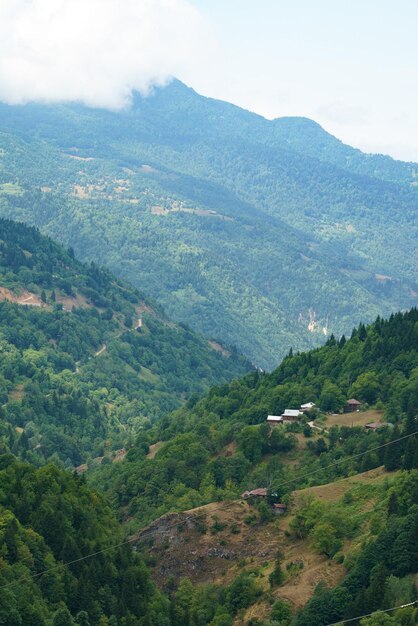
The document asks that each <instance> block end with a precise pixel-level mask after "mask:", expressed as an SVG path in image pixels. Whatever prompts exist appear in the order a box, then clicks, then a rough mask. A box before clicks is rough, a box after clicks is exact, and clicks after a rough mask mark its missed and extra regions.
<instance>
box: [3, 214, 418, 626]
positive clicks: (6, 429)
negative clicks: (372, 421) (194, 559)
mask: <svg viewBox="0 0 418 626" xmlns="http://www.w3.org/2000/svg"><path fill="white" fill-rule="evenodd" d="M0 233H1V235H0V289H1V291H0V293H1V298H2V301H1V302H0V351H1V360H0V405H1V408H0V428H1V431H0V446H1V449H0V624H4V626H6V625H7V626H238V625H239V626H241V625H245V626H277V625H280V626H314V625H315V626H328V625H329V624H333V623H337V622H338V620H342V619H351V618H355V617H356V616H359V615H367V614H369V613H370V614H373V613H374V615H372V616H371V617H365V618H364V619H361V620H360V621H359V620H357V625H360V626H382V625H383V626H386V625H388V626H391V625H392V626H413V625H414V624H416V623H418V615H417V611H418V609H417V607H416V605H414V601H415V600H416V598H417V589H416V573H417V566H418V552H417V546H418V542H417V539H418V535H417V532H418V526H417V522H418V514H417V513H418V490H417V485H418V480H417V479H418V446H417V440H418V420H417V406H418V311H417V309H416V308H413V309H410V310H409V311H405V312H399V313H395V314H392V315H391V316H390V317H389V318H388V319H384V318H382V317H377V319H376V320H375V321H374V323H372V324H370V325H365V324H363V323H360V324H359V325H357V326H356V327H355V328H354V329H353V330H352V332H351V334H349V335H347V336H345V335H341V336H338V337H336V336H334V335H331V336H330V337H329V338H328V340H327V341H326V343H325V344H324V345H323V346H322V347H319V348H315V349H313V350H311V351H309V352H296V351H293V350H291V351H290V352H289V353H288V354H287V356H286V357H285V358H284V359H283V361H282V362H281V364H280V365H279V366H278V367H277V368H276V369H275V370H273V371H272V372H271V373H265V372H262V371H260V370H258V369H254V368H251V366H250V364H249V362H248V361H246V360H245V359H244V358H242V357H240V356H239V354H238V353H237V352H236V351H235V350H234V349H233V348H230V347H222V346H220V345H218V344H215V343H212V344H210V343H208V341H207V340H206V339H203V338H202V337H200V336H199V335H196V334H195V333H194V332H193V331H191V330H190V329H189V328H188V327H187V326H185V325H182V324H180V325H176V324H174V323H172V322H171V321H170V320H169V319H168V318H167V316H166V315H165V314H164V312H163V311H162V310H161V309H160V308H159V306H158V305H156V304H155V303H154V302H152V301H150V300H149V299H148V298H147V297H146V296H144V295H143V294H142V293H140V292H138V291H137V290H136V289H135V288H133V287H131V286H130V285H129V284H127V283H125V282H122V281H120V280H118V279H116V278H115V277H114V276H113V275H112V274H111V273H110V272H109V271H107V270H105V269H102V268H99V267H98V266H97V265H95V264H83V263H80V262H79V261H77V260H76V258H75V257H74V252H73V251H72V250H71V249H69V250H64V249H63V248H62V247H60V246H59V245H57V244H55V243H54V242H53V241H52V240H51V239H48V238H46V237H44V236H43V235H41V234H40V233H39V231H38V230H36V229H35V228H30V227H27V226H24V225H23V224H18V223H14V222H11V221H7V220H1V221H0ZM139 319H140V320H141V322H142V323H141V325H139V326H138V321H139ZM220 350H222V351H220ZM349 398H356V399H358V401H359V402H361V403H362V406H361V410H360V412H359V413H358V414H357V413H356V414H353V418H352V419H353V420H354V418H355V417H356V416H357V415H358V416H360V417H361V415H362V414H363V412H364V413H365V414H367V411H371V412H374V413H376V414H378V415H379V416H380V419H381V421H382V425H381V427H379V428H377V429H375V430H371V431H368V430H367V429H365V428H364V425H351V423H350V422H347V421H346V414H345V413H344V412H343V411H344V408H345V407H346V403H347V400H348V399H349ZM306 402H313V403H314V404H315V408H314V409H313V410H312V412H310V413H309V414H308V415H305V416H302V417H301V419H300V420H299V421H298V422H297V423H294V424H288V425H283V426H278V427H273V428H271V427H270V426H269V425H268V424H267V422H266V417H267V415H268V414H275V415H278V414H280V413H282V412H283V411H284V410H285V409H286V408H294V407H299V406H300V405H301V404H303V403H306ZM331 418H332V420H333V421H332V425H331V426H330V425H329V420H330V419H331ZM344 420H345V421H344ZM339 422H340V423H339ZM121 449H122V450H123V455H122V458H118V453H120V452H121ZM118 461H119V462H118ZM81 465H82V466H83V473H82V474H81V473H79V472H78V471H74V470H75V469H76V468H78V466H81ZM78 469H79V468H78ZM374 470H379V471H380V472H381V476H382V479H381V480H378V481H375V482H370V483H362V482H361V480H360V479H358V481H359V482H352V483H345V482H343V481H344V480H346V479H350V480H354V479H356V477H358V476H361V475H363V474H364V473H366V474H367V472H373V471H374ZM329 484H331V485H333V484H335V485H340V484H344V485H345V486H346V487H347V488H345V490H344V492H342V493H341V494H340V495H339V497H338V498H337V499H335V500H334V504H333V506H332V507H329V506H327V505H326V503H324V502H322V501H321V500H320V499H318V498H316V497H315V496H314V493H315V492H313V493H311V492H309V489H310V488H314V487H315V486H326V485H329ZM258 487H266V488H268V497H267V499H266V500H265V501H262V502H257V501H254V502H250V503H249V504H246V506H248V513H247V514H245V515H246V516H245V522H244V526H245V528H248V529H249V532H250V531H254V532H259V533H261V534H262V533H263V532H264V531H265V532H267V531H268V532H273V533H277V541H278V542H279V534H278V529H279V526H280V524H281V523H282V521H281V519H278V520H275V518H273V514H272V509H271V504H272V503H273V502H277V501H280V502H283V503H285V504H286V506H287V508H288V512H287V513H286V514H285V516H284V517H283V523H287V522H286V520H287V521H288V530H287V531H286V532H287V535H283V537H285V538H286V541H288V542H290V543H291V544H292V545H294V546H298V545H299V544H300V543H301V542H302V543H303V542H305V544H307V545H308V546H309V550H310V551H311V553H312V554H316V555H319V556H320V558H321V559H323V560H324V561H325V562H326V563H330V564H334V565H336V566H338V567H340V568H342V570H341V571H343V573H344V575H343V576H341V577H340V578H339V580H338V581H337V583H336V584H335V585H333V586H327V585H326V584H324V583H319V584H318V585H317V586H316V589H315V590H314V593H313V595H312V597H311V598H310V599H309V600H308V602H307V603H305V604H304V606H303V607H302V608H300V609H299V610H295V607H294V606H293V605H292V604H291V603H290V602H288V601H287V600H286V595H285V592H284V591H283V595H282V589H285V588H286V584H287V582H288V581H291V580H293V578H292V577H293V576H295V575H297V572H296V570H297V568H298V567H300V565H298V564H297V563H291V564H290V567H287V565H286V566H284V565H283V563H284V560H283V557H282V556H281V554H280V551H279V552H278V553H277V556H276V557H275V560H274V562H270V561H269V560H268V559H267V562H266V563H265V564H263V563H261V564H260V563H258V562H257V563H255V562H254V563H252V562H251V559H243V560H242V561H243V562H242V564H241V565H240V566H239V571H237V572H235V574H234V575H233V576H231V577H230V578H228V579H227V580H226V582H225V583H223V584H222V583H221V582H220V581H219V580H214V581H213V582H205V583H201V584H196V583H194V582H192V580H191V578H189V577H187V576H186V577H181V578H177V579H170V580H169V581H168V582H167V583H166V584H164V585H160V587H158V586H157V584H156V583H155V582H154V573H155V568H156V561H155V556H154V554H155V553H154V551H153V544H154V542H155V537H153V536H152V535H153V533H154V534H155V532H156V531H153V530H152V529H153V528H154V526H153V524H156V523H157V524H158V520H159V518H160V516H164V515H165V514H169V513H173V512H176V514H181V512H187V511H190V509H197V511H199V510H200V509H199V507H204V506H205V505H208V504H210V503H212V505H213V506H215V507H221V506H229V505H230V504H235V505H237V506H241V505H240V504H239V503H240V502H242V500H241V497H240V496H241V493H242V492H243V491H246V490H250V489H254V488H258ZM304 490H308V491H307V492H306V493H305V495H304ZM296 492H298V493H301V494H302V495H301V496H299V499H298V500H297V501H296V500H295V495H294V494H295V493H296ZM310 493H311V495H309V494H310ZM306 494H308V495H306ZM163 519H164V518H163ZM198 519H199V518H198ZM144 529H145V530H144ZM147 529H148V530H147ZM141 531H142V532H144V533H147V532H148V536H147V535H146V534H145V536H147V537H148V539H147V541H146V542H145V543H144V542H141V541H140V540H139V538H140V537H141ZM173 532H174V531H173ZM175 532H178V533H179V534H181V533H184V532H186V531H185V530H184V529H183V528H182V525H181V523H180V524H178V528H177V529H176V531H175ZM197 532H198V534H199V535H200V536H201V537H206V536H207V537H208V538H210V537H213V538H214V540H215V541H219V546H220V548H221V549H223V548H224V546H226V545H227V543H228V537H229V538H231V537H234V536H237V533H243V532H244V531H243V530H241V529H240V527H239V526H238V524H236V523H232V524H231V525H229V526H226V525H225V524H224V523H223V522H222V521H221V519H217V518H216V517H215V518H214V520H213V522H212V523H211V522H210V519H209V518H208V519H207V521H204V520H202V521H201V522H200V523H199V524H198V527H197ZM282 540H284V539H280V541H282ZM279 543H280V542H279ZM171 549H172V547H171V546H170V542H168V544H167V546H165V547H164V542H163V550H166V551H167V554H168V553H169V551H170V550H171ZM266 558H267V557H266ZM240 562H241V561H239V563H240ZM292 568H293V569H292ZM295 568H296V569H295ZM401 604H411V606H408V607H407V608H405V609H400V610H398V611H395V612H391V613H388V614H384V615H382V614H381V615H379V614H378V613H376V611H379V610H385V609H387V608H391V607H394V606H399V605H401ZM251 607H254V611H255V615H257V611H260V613H259V615H260V616H259V617H255V616H252V617H251V618H247V617H246V616H247V611H249V610H250V609H251ZM261 609H262V611H261ZM352 623H353V624H356V622H355V621H354V622H352Z"/></svg>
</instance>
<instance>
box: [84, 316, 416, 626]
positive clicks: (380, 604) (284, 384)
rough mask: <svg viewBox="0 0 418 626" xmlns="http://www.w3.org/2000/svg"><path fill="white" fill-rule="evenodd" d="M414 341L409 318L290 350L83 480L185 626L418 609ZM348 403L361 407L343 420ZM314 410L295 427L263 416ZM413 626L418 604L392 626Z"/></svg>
mask: <svg viewBox="0 0 418 626" xmlns="http://www.w3.org/2000/svg"><path fill="white" fill-rule="evenodd" d="M417 331H418V311H417V310H416V309H412V310H411V311H409V312H407V313H398V314H396V315H392V316H391V318H390V319H389V320H382V319H381V318H378V319H377V320H376V321H375V322H374V323H373V324H371V325H369V326H367V327H366V326H364V325H363V324H360V325H359V326H358V328H356V329H355V330H354V331H353V333H352V336H351V337H350V338H349V339H346V338H345V337H342V338H341V339H340V340H339V341H336V340H335V338H334V337H331V338H330V339H329V340H328V342H327V343H326V345H324V346H323V347H321V348H318V349H315V350H312V351H310V352H307V353H301V354H289V355H288V356H287V357H286V358H285V359H284V360H283V362H282V363H281V365H280V366H279V367H278V368H277V369H276V370H275V371H273V372H272V373H271V374H265V373H260V372H252V373H250V374H248V375H247V376H245V377H244V378H242V379H238V380H235V381H233V382H231V383H229V384H226V385H222V386H221V387H218V388H214V389H212V390H210V392H209V393H207V394H206V395H205V396H203V398H201V399H200V400H199V401H198V402H194V401H189V402H188V403H187V404H186V405H185V406H183V407H182V408H180V409H178V410H177V411H176V412H175V413H174V414H173V415H171V416H170V418H165V419H163V420H162V421H161V423H157V424H155V426H154V428H153V429H151V430H149V431H148V432H147V433H141V434H140V435H139V438H138V441H137V443H136V445H134V446H133V447H132V448H131V449H130V450H129V452H128V455H127V456H126V458H125V460H124V461H123V462H121V463H118V464H112V465H109V464H108V465H102V466H101V467H100V468H98V469H96V470H94V471H93V472H92V473H91V474H89V478H90V481H91V483H92V484H93V485H95V487H96V488H97V489H99V490H101V491H104V492H105V493H106V494H107V496H108V497H109V498H110V499H111V501H112V502H113V503H114V505H115V506H116V507H117V508H118V510H119V517H120V520H121V521H122V522H123V524H124V526H125V529H126V531H127V532H129V533H130V535H131V538H132V540H133V541H134V543H135V545H136V547H137V549H138V550H139V551H141V552H142V554H143V556H144V558H145V560H146V562H147V564H148V565H149V567H150V569H151V575H152V577H153V579H154V581H155V582H156V583H157V584H158V586H159V587H160V588H161V589H163V590H164V591H165V592H167V593H169V594H170V597H171V600H172V602H173V603H174V606H175V607H176V609H175V610H174V614H175V615H176V614H177V613H176V611H179V615H180V616H181V617H179V618H178V619H177V620H176V619H175V620H174V623H175V624H176V626H177V625H178V626H180V625H181V624H183V623H187V624H189V625H190V626H200V625H201V624H202V625H203V624H210V625H211V626H214V625H215V624H226V625H229V626H231V625H232V624H236V625H238V624H246V625H248V624H251V625H253V624H257V625H258V626H271V625H273V624H275V623H276V622H278V623H279V624H283V625H284V626H327V625H329V624H331V623H334V622H335V623H336V622H338V621H340V620H342V619H343V618H344V619H351V618H355V617H356V616H358V615H367V614H368V613H372V612H373V611H376V610H378V609H385V608H389V607H394V606H399V605H401V604H407V603H409V602H413V601H414V600H415V599H416V574H417V571H418V552H417V543H416V536H417V530H418V528H417V521H418V515H417V511H418V508H417V507H418V491H417V478H418V446H417V441H418V439H417V437H418V422H417V403H418V334H417ZM353 396H355V398H358V399H359V401H360V402H361V408H360V410H358V411H355V412H343V409H344V408H345V407H346V404H347V400H348V399H349V398H352V397H353ZM307 401H310V402H313V403H314V404H315V408H314V409H313V410H312V411H310V412H309V413H308V414H307V415H304V416H303V417H300V418H299V420H298V421H296V422H293V423H290V424H287V425H281V426H273V427H271V426H270V425H269V424H268V423H267V422H266V417H267V415H268V414H276V415H280V414H281V413H282V412H283V411H284V410H285V408H289V407H299V406H300V405H301V404H303V403H306V402H307ZM370 423H371V424H372V425H373V427H372V428H365V426H366V424H370ZM260 488H261V489H262V490H265V492H266V497H258V496H257V490H259V489H260ZM249 490H256V493H255V494H254V495H253V496H251V494H248V491H249ZM243 492H247V494H246V495H243ZM278 501H279V502H280V503H281V504H282V507H283V506H284V513H283V508H282V509H281V511H280V512H281V513H282V515H279V516H277V517H276V516H275V515H274V510H273V509H272V504H273V503H277V502H278ZM183 577H184V578H183ZM182 578H183V579H182ZM180 579H182V580H180ZM185 614H186V615H188V618H187V621H182V619H183V620H185V618H184V615H185ZM403 614H404V613H402V615H403ZM276 616H277V617H276ZM279 616H281V617H279ZM221 617H222V619H221ZM416 618H417V611H416V608H414V607H413V606H411V607H410V610H409V611H407V610H405V618H404V621H401V616H399V617H398V616H396V618H394V621H392V622H388V624H389V625H390V624H392V626H400V625H401V624H415V623H416ZM218 619H219V621H217V620H218ZM402 619H403V618H402ZM212 620H213V621H212ZM408 620H409V621H408ZM377 623H379V622H377ZM360 624H361V626H371V625H372V624H374V622H370V624H369V622H367V621H362V622H360Z"/></svg>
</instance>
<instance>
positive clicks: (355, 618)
mask: <svg viewBox="0 0 418 626" xmlns="http://www.w3.org/2000/svg"><path fill="white" fill-rule="evenodd" d="M417 602H418V600H414V601H413V602H408V604H401V605H399V606H394V607H392V608H391V609H381V610H379V611H373V613H366V615H359V616H358V617H351V618H350V619H342V620H340V621H339V622H333V623H332V624H327V626H341V624H348V623H349V622H355V621H357V620H359V619H363V618H364V617H371V616H372V615H378V614H379V613H390V612H391V611H397V610H398V609H406V607H408V606H414V604H416V603H417Z"/></svg>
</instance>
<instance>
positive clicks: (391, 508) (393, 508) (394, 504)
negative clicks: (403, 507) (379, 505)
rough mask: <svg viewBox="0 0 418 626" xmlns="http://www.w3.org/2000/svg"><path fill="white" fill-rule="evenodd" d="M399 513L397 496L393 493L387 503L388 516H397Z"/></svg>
mask: <svg viewBox="0 0 418 626" xmlns="http://www.w3.org/2000/svg"><path fill="white" fill-rule="evenodd" d="M398 513H399V503H398V496H397V494H396V492H395V491H392V493H391V494H390V498H389V502H388V515H397V514H398Z"/></svg>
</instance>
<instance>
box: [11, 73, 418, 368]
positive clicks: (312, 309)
mask: <svg viewBox="0 0 418 626" xmlns="http://www.w3.org/2000/svg"><path fill="white" fill-rule="evenodd" d="M0 119H1V122H0V148H1V157H0V159H1V168H0V212H1V214H2V215H4V216H8V217H14V218H18V219H21V220H24V221H28V222H30V223H34V224H36V225H37V226H39V227H40V228H41V229H42V230H43V231H44V232H47V233H48V234H50V235H52V236H53V237H55V238H57V239H59V240H60V241H62V242H63V243H64V244H65V245H66V246H72V247H74V249H75V251H76V253H77V254H78V255H79V256H80V257H81V258H83V259H87V260H94V261H95V262H98V263H100V264H106V266H108V267H110V268H111V269H112V270H113V271H114V272H115V273H116V274H117V275H118V276H123V277H124V278H126V279H128V280H129V281H130V282H131V283H132V284H134V285H135V286H137V287H139V288H140V289H141V291H144V292H145V293H148V294H150V295H152V296H153V297H154V298H156V299H157V300H158V302H160V303H161V304H162V305H163V306H164V308H165V310H166V311H167V312H168V314H169V315H170V316H171V317H172V318H173V319H176V320H179V321H183V322H186V323H187V324H189V325H190V326H191V327H192V328H194V329H195V330H198V331H199V332H201V333H202V334H204V335H205V336H206V337H208V338H213V337H216V338H218V339H220V340H221V341H223V342H225V343H226V344H228V345H236V346H237V347H238V349H239V350H240V351H241V352H243V353H244V354H246V355H247V356H248V357H249V358H250V359H251V361H252V362H254V363H256V364H257V365H259V366H261V367H263V368H267V369H271V368H273V367H274V366H276V365H277V363H278V362H279V360H280V358H281V357H283V356H284V354H285V353H286V352H287V351H288V350H289V348H290V347H291V346H292V347H293V348H294V349H296V350H297V349H307V348H308V347H310V346H311V347H312V346H314V345H318V344H319V343H321V341H322V339H323V337H324V336H329V335H330V334H331V333H333V332H334V333H335V334H336V335H341V334H342V333H344V332H349V331H350V330H351V328H352V326H353V325H354V324H356V323H357V322H358V320H359V319H362V320H364V321H370V320H372V319H374V318H375V317H376V316H377V315H378V314H380V315H389V314H390V313H391V312H392V311H393V310H398V309H400V308H401V309H407V308H410V307H411V306H413V305H414V304H416V297H417V296H416V294H417V293H418V287H417V285H416V263H417V259H416V257H415V255H414V251H415V250H416V246H415V240H416V236H417V233H416V220H415V216H416V209H417V205H418V202H417V198H418V196H417V193H418V190H417V187H416V182H417V181H416V169H417V168H416V166H415V165H414V164H405V163H400V162H397V161H394V160H392V159H390V158H389V157H383V156H379V155H375V156H373V155H365V154H362V153H361V152H360V151H358V150H354V149H353V148H350V147H349V146H344V145H343V144H342V143H341V142H339V141H338V140H337V139H335V138H334V137H332V136H331V135H329V134H328V133H326V132H325V131H324V130H323V129H322V128H320V127H319V126H318V125H317V124H315V123H314V122H312V121H310V120H304V119H301V118H283V119H278V120H274V121H268V120H265V119H264V118H261V117H259V116H257V115H254V114H251V113H249V112H247V111H243V110H242V109H239V108H238V107H234V106H232V105H229V104H228V103H224V102H220V101H216V100H212V99H208V98H203V97H201V96H199V95H198V94H197V93H195V92H194V91H193V90H192V89H189V88H187V87H186V86H185V85H183V84H181V83H180V82H178V81H174V82H173V83H171V84H170V85H169V86H168V87H166V88H163V89H156V90H155V91H154V93H153V94H152V95H151V96H150V97H149V98H141V97H140V96H138V95H137V96H136V97H135V101H134V105H133V107H132V109H130V110H127V111H123V112H119V113H114V112H109V111H102V110H93V109H87V108H84V107H82V106H79V105H59V106H58V105H57V106H44V105H27V106H20V107H8V106H6V105H1V106H0Z"/></svg>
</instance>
